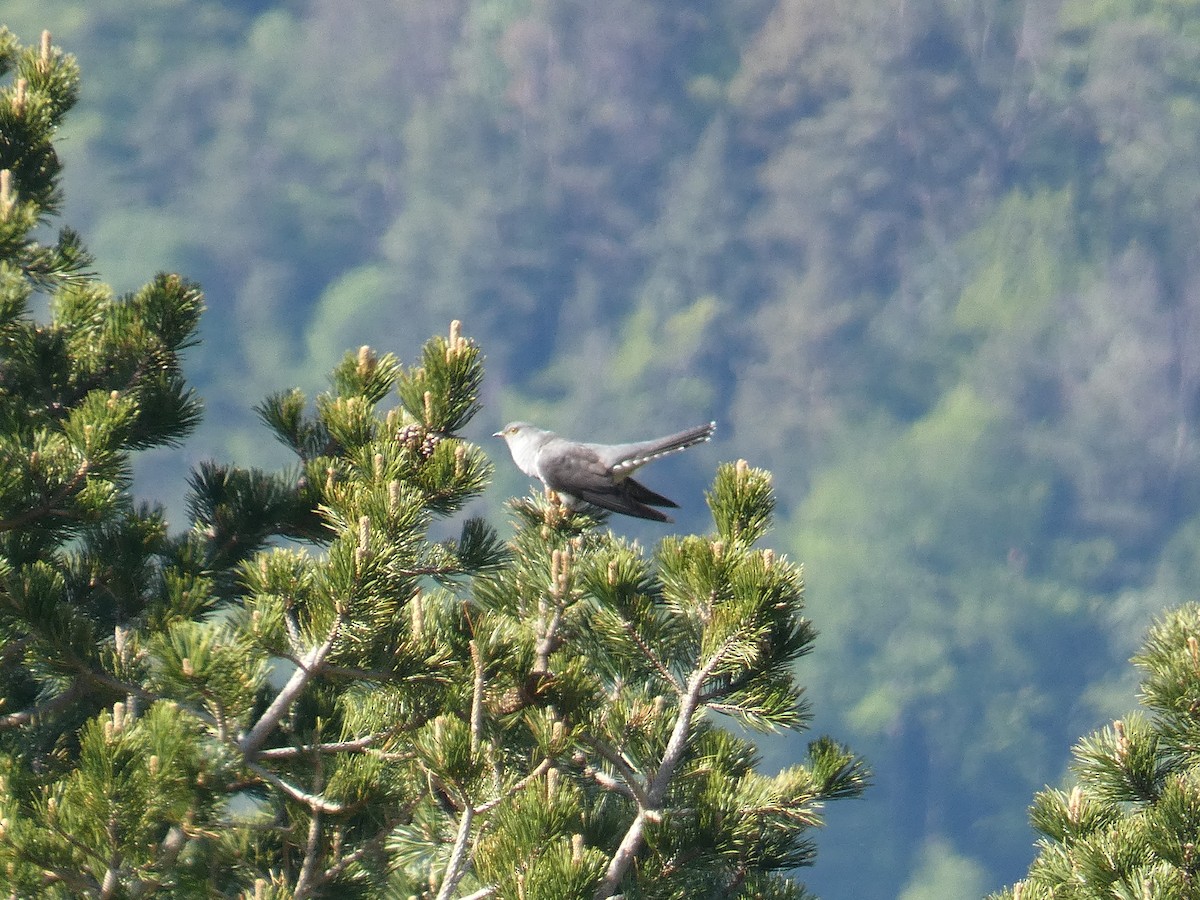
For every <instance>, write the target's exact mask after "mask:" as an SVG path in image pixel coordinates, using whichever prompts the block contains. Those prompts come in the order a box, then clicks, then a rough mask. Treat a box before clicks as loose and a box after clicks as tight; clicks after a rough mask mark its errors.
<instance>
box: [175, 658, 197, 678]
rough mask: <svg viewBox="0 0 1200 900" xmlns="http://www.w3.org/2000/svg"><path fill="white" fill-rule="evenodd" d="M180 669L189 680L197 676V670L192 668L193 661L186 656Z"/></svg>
mask: <svg viewBox="0 0 1200 900" xmlns="http://www.w3.org/2000/svg"><path fill="white" fill-rule="evenodd" d="M179 669H180V671H181V672H183V674H184V675H186V676H187V677H188V678H191V677H192V676H193V675H195V674H196V670H195V669H193V668H192V661H191V659H190V658H189V657H186V656H185V657H184V658H183V660H182V661H181V662H180V664H179Z"/></svg>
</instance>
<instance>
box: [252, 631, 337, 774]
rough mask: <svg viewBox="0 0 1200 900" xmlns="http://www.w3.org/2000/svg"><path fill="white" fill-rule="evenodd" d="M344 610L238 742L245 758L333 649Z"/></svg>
mask: <svg viewBox="0 0 1200 900" xmlns="http://www.w3.org/2000/svg"><path fill="white" fill-rule="evenodd" d="M343 621H344V619H343V614H342V613H338V614H337V617H336V618H335V619H334V621H333V626H332V627H331V628H330V629H329V635H328V636H327V637H326V638H325V640H324V641H323V642H322V643H321V644H319V645H318V646H316V647H313V648H312V650H310V651H309V652H308V653H307V654H306V655H305V657H304V658H303V659H302V660H301V661H300V664H299V665H297V666H296V669H295V671H294V672H292V677H291V678H289V679H288V681H287V684H285V685H284V686H283V688H282V689H281V690H280V691H279V693H278V695H276V697H275V699H274V700H273V701H272V702H271V705H270V706H268V707H267V709H266V711H265V712H263V714H262V716H261V717H259V720H258V722H256V723H255V725H254V727H253V728H252V729H250V731H249V732H248V733H247V734H246V735H245V736H244V737H243V738H242V739H241V740H240V741H239V742H238V749H239V750H241V751H242V753H243V754H245V756H246V757H247V758H249V757H252V756H254V755H255V753H256V752H257V751H258V749H259V748H260V747H261V746H262V745H263V744H264V743H266V740H267V738H268V737H270V735H271V732H272V731H274V730H275V728H276V726H278V725H279V723H280V722H281V721H282V720H283V717H284V716H285V715H287V711H288V709H289V708H290V707H291V705H292V703H293V702H294V701H295V699H296V698H297V697H299V696H300V694H301V693H302V692H303V691H304V689H305V688H306V687H308V683H309V682H310V681H312V679H313V677H314V676H316V674H317V673H318V672H319V671H320V669H321V667H322V666H323V664H324V662H325V657H327V656H328V655H329V651H330V650H332V649H333V645H334V643H335V642H336V641H337V638H338V635H339V634H340V633H341V630H342V623H343Z"/></svg>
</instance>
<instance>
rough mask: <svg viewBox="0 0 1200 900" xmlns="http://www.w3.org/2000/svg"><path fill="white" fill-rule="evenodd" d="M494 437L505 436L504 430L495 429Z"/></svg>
mask: <svg viewBox="0 0 1200 900" xmlns="http://www.w3.org/2000/svg"><path fill="white" fill-rule="evenodd" d="M492 437H504V432H503V431H493V432H492Z"/></svg>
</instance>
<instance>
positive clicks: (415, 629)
mask: <svg viewBox="0 0 1200 900" xmlns="http://www.w3.org/2000/svg"><path fill="white" fill-rule="evenodd" d="M410 605H411V607H412V635H413V640H415V641H421V640H424V637H425V610H424V606H425V604H424V602H423V600H422V598H421V592H420V590H418V591H417V592H416V593H415V594H414V595H413V598H412V600H411V601H410Z"/></svg>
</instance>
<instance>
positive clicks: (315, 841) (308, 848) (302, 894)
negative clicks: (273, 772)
mask: <svg viewBox="0 0 1200 900" xmlns="http://www.w3.org/2000/svg"><path fill="white" fill-rule="evenodd" d="M316 777H317V785H318V790H319V789H320V785H321V784H322V783H323V781H324V779H323V778H322V777H321V771H320V768H319V767H318V770H317V773H316ZM320 849H321V809H320V808H314V809H313V810H312V812H311V813H310V814H309V819H308V840H307V842H306V843H305V845H304V862H303V863H302V864H301V866H300V875H299V876H298V877H297V878H296V890H295V892H294V894H293V897H294V898H295V900H305V898H307V897H308V896H309V895H310V894H311V893H312V890H313V888H314V887H315V885H313V884H312V882H313V880H314V879H315V878H317V877H318V875H317V856H318V854H319V852H320Z"/></svg>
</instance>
